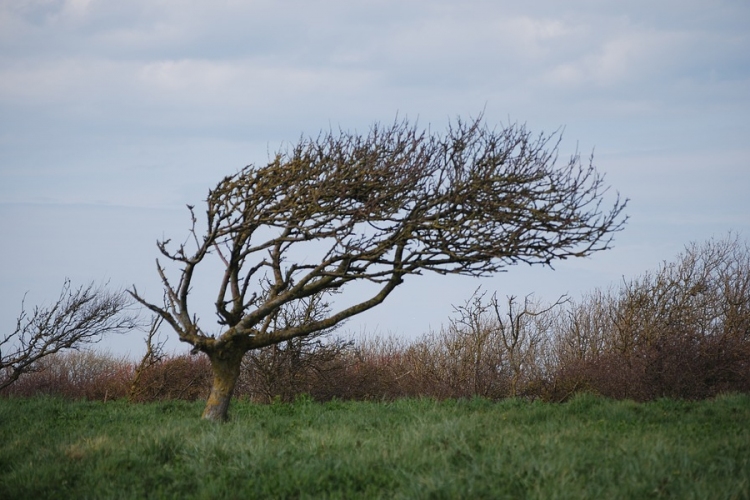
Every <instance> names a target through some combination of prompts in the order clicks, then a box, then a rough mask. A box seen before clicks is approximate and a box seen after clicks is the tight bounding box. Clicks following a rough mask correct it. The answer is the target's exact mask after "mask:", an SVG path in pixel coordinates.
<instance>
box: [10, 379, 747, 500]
mask: <svg viewBox="0 0 750 500" xmlns="http://www.w3.org/2000/svg"><path fill="white" fill-rule="evenodd" d="M202 404H203V403H202V402H200V401H194V402H190V401H181V400H170V401H161V402H150V403H142V404H133V403H128V402H126V401H125V400H115V401H112V400H110V401H107V402H103V401H85V400H78V401H71V400H65V399H62V398H58V397H47V396H37V397H31V398H18V397H3V398H0V498H14V499H23V498H78V499H84V498H211V499H217V498H545V499H552V498H597V499H601V498H680V499H690V498H696V499H698V498H700V499H703V498H750V396H749V395H746V394H745V395H739V394H730V395H721V396H718V397H716V398H713V399H709V400H704V401H694V402H688V401H680V400H674V399H658V400H656V401H651V402H646V403H636V402H633V401H630V400H622V401H615V400H611V399H606V398H603V397H599V396H593V395H591V394H585V393H584V394H578V395H576V396H574V397H572V398H571V399H570V400H569V401H568V402H566V403H547V402H541V401H534V402H531V401H527V400H524V399H519V398H510V399H504V400H500V401H490V400H487V399H483V398H472V399H447V400H442V401H438V400H436V399H432V398H407V399H398V400H394V401H380V402H374V401H339V400H333V401H329V402H324V403H321V402H315V401H313V400H312V399H311V398H309V397H304V396H302V397H298V398H297V400H296V401H294V402H292V403H284V402H280V401H277V402H275V403H272V404H257V403H253V402H250V401H247V400H239V401H235V402H234V403H233V406H232V408H231V410H230V415H231V418H230V421H229V422H228V423H226V424H223V425H217V424H214V423H209V422H206V421H202V420H200V419H199V418H198V416H199V415H200V412H201V410H202Z"/></svg>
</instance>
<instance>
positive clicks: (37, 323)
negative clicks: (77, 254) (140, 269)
mask: <svg viewBox="0 0 750 500" xmlns="http://www.w3.org/2000/svg"><path fill="white" fill-rule="evenodd" d="M131 302H132V300H131V299H130V297H128V295H127V294H126V293H125V292H123V291H117V292H111V291H108V290H107V289H106V288H105V287H96V286H94V284H93V283H91V284H89V285H88V286H80V287H78V288H72V287H71V284H70V281H69V280H65V284H64V285H63V288H62V291H61V292H60V297H59V298H58V299H57V301H56V302H55V303H54V304H53V305H51V306H48V307H39V306H37V307H35V308H34V310H33V311H31V313H29V312H27V311H26V308H25V307H24V306H23V305H22V307H21V314H20V315H19V316H18V319H17V320H16V328H15V330H14V331H13V332H12V333H10V334H8V335H6V336H5V337H4V338H3V340H2V341H0V389H3V388H5V387H7V386H9V385H11V384H12V383H14V382H15V381H16V380H18V378H19V377H20V376H21V375H23V374H24V373H29V372H34V371H36V370H37V369H38V368H39V361H41V360H42V359H43V358H45V357H47V356H49V355H51V354H55V353H58V352H60V351H64V350H69V349H80V348H81V347H83V346H85V345H87V344H92V343H96V342H98V341H99V340H101V339H102V337H103V336H104V335H107V334H111V333H126V332H129V331H131V330H132V329H134V328H136V327H137V326H138V324H137V321H136V318H135V316H134V315H132V314H129V313H128V306H129V305H130V303H131Z"/></svg>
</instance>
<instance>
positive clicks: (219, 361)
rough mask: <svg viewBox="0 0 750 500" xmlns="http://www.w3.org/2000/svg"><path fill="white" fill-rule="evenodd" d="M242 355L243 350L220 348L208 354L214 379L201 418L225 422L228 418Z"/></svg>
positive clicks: (243, 353)
mask: <svg viewBox="0 0 750 500" xmlns="http://www.w3.org/2000/svg"><path fill="white" fill-rule="evenodd" d="M244 355H245V351H244V350H239V349H222V350H219V351H217V352H214V353H211V354H209V359H210V360H211V370H212V371H213V374H214V381H213V385H212V386H211V394H210V395H209V396H208V401H206V408H205V409H204V410H203V417H202V418H204V419H205V420H211V421H214V422H226V421H227V420H228V419H229V403H230V401H231V400H232V393H233V392H234V387H235V385H236V384H237V379H238V378H239V376H240V365H241V364H242V358H243V356H244Z"/></svg>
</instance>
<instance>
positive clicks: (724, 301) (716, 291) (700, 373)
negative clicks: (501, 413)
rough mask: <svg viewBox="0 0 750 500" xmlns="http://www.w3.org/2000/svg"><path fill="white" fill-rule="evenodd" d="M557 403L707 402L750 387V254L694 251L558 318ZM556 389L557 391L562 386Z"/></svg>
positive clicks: (721, 247)
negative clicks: (573, 392)
mask: <svg viewBox="0 0 750 500" xmlns="http://www.w3.org/2000/svg"><path fill="white" fill-rule="evenodd" d="M557 333H558V335H557V337H556V339H555V355H556V357H557V360H558V365H559V369H558V373H557V375H556V378H555V382H554V384H557V386H558V387H556V388H555V389H554V390H553V392H554V393H555V396H554V397H560V396H561V393H565V392H566V391H568V390H570V389H571V388H573V387H575V386H581V387H586V388H588V389H592V390H596V391H598V392H600V393H602V394H605V395H607V396H611V397H618V398H622V397H627V398H632V399H636V400H648V399H654V398H658V397H677V398H689V399H699V398H706V397H711V396H713V395H715V394H717V393H719V392H722V391H727V390H735V391H747V390H748V389H750V369H749V367H750V249H748V246H747V244H742V243H740V241H739V240H738V239H737V238H736V237H734V236H731V235H730V236H729V237H728V238H725V239H723V240H718V241H716V240H710V241H708V242H706V243H705V244H703V245H697V244H695V243H693V244H691V245H688V246H687V247H686V249H685V251H684V252H683V253H682V254H681V255H680V256H678V258H677V260H676V261H675V262H672V263H664V264H663V265H662V266H660V267H659V269H658V270H657V271H655V272H650V273H645V274H644V275H643V276H641V277H639V278H636V279H633V280H631V281H628V282H624V283H623V284H622V285H621V287H620V288H619V289H617V290H609V291H607V292H602V291H596V292H594V293H592V294H590V295H588V296H586V297H585V298H584V299H583V300H582V301H581V302H580V303H578V304H576V305H573V306H572V307H571V308H570V309H569V310H568V312H567V315H566V316H564V317H562V318H561V319H560V321H559V322H558V331H557ZM554 384H553V385H554Z"/></svg>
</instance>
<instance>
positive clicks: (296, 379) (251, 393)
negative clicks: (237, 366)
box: [235, 334, 352, 402]
mask: <svg viewBox="0 0 750 500" xmlns="http://www.w3.org/2000/svg"><path fill="white" fill-rule="evenodd" d="M321 337H322V334H317V335H315V334H314V335H311V336H309V337H298V338H294V339H291V340H287V341H285V342H283V343H281V344H274V345H270V346H267V347H264V348H262V349H258V350H255V351H251V352H249V353H248V354H246V355H245V358H244V359H243V361H242V369H241V370H242V371H241V373H240V378H239V380H238V383H237V388H236V389H235V394H236V395H237V396H244V397H247V398H249V399H252V400H254V401H261V402H270V401H274V400H277V399H279V400H281V401H293V400H294V399H295V398H296V397H297V396H299V395H301V394H308V395H310V396H311V397H312V398H314V399H316V400H320V401H325V400H329V399H331V398H333V397H340V394H339V393H338V392H337V390H336V385H337V383H336V380H337V378H339V377H340V376H341V374H342V373H343V371H344V369H345V368H346V366H347V365H348V363H349V362H350V361H349V360H348V359H347V356H346V353H347V351H348V350H349V349H350V348H351V347H352V342H351V341H345V340H343V339H340V338H335V339H332V340H328V341H325V340H324V339H322V338H321Z"/></svg>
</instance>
